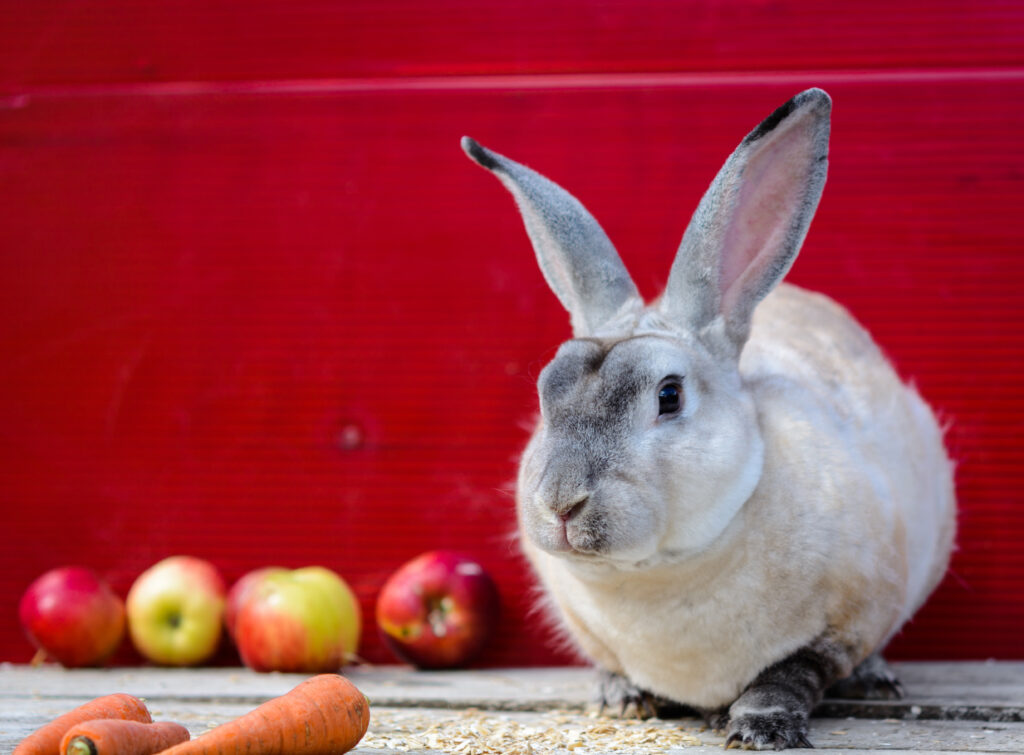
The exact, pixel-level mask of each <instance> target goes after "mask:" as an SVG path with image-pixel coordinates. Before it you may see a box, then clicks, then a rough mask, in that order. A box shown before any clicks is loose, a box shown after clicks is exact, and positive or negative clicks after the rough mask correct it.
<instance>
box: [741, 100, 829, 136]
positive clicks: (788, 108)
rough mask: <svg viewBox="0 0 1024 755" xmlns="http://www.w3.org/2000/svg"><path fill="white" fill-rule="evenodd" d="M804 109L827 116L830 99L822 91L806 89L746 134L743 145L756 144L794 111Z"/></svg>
mask: <svg viewBox="0 0 1024 755" xmlns="http://www.w3.org/2000/svg"><path fill="white" fill-rule="evenodd" d="M803 108H806V109H808V110H816V111H818V112H819V113H820V114H821V115H822V116H826V117H827V116H828V114H829V113H830V112H831V110H832V98H831V97H829V96H828V94H826V93H825V90H823V89H817V88H815V89H807V90H805V91H803V92H800V94H798V95H796V96H795V97H793V99H791V100H788V101H787V102H784V103H783V104H782V105H780V106H779V107H778V108H776V110H775V112H774V113H772V114H771V115H769V116H768V117H767V118H765V119H764V120H763V121H761V123H760V124H758V126H757V128H755V129H754V130H753V131H751V132H750V133H749V134H747V138H746V139H744V140H743V142H744V143H745V144H750V143H751V142H756V141H757V140H758V139H760V138H761V137H763V136H764V135H765V134H770V133H771V132H772V131H774V130H775V127H776V126H778V125H779V124H780V123H782V122H783V121H784V120H786V118H788V117H789V116H790V115H792V114H793V113H794V112H795V111H797V110H800V109H803Z"/></svg>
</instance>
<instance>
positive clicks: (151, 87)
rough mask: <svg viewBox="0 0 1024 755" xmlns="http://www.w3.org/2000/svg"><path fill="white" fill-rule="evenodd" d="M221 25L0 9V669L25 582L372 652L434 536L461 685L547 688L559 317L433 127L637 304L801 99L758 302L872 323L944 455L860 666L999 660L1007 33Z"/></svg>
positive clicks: (1013, 439)
mask: <svg viewBox="0 0 1024 755" xmlns="http://www.w3.org/2000/svg"><path fill="white" fill-rule="evenodd" d="M237 7H238V6H237V4H234V3H227V2H210V0H203V1H202V2H199V1H198V0H188V1H187V2H181V3H137V2H134V1H132V2H129V1H128V0H119V1H113V0H112V1H111V2H98V1H94V2H77V1H76V2H72V1H71V0H36V1H35V2H32V3H13V2H7V3H3V4H2V13H3V23H0V201H2V205H0V349H2V351H0V353H2V360H0V534H2V536H3V543H4V544H3V547H2V548H0V659H3V660H12V661H26V660H28V659H29V658H30V657H31V655H32V650H31V648H30V647H29V645H28V643H27V641H26V640H25V639H24V638H23V637H22V636H21V633H20V630H19V628H18V626H17V620H16V616H15V605H16V601H17V599H18V596H19V595H20V594H21V592H22V590H23V589H24V588H25V586H26V585H27V584H28V582H29V581H31V579H33V578H34V577H35V576H36V575H37V574H39V573H41V572H42V571H44V570H46V569H48V568H50V567H53V566H56V565H61V564H65V563H82V564H87V565H91V566H94V567H95V568H97V569H98V570H99V571H100V572H101V573H103V574H104V575H106V576H107V577H108V578H109V579H111V580H112V582H113V584H114V585H115V587H116V588H117V589H118V590H120V591H121V592H122V594H123V593H124V592H126V591H127V588H128V587H129V585H130V584H131V581H132V579H133V578H134V577H135V576H136V575H137V574H138V573H139V572H140V571H142V570H143V569H144V568H145V567H147V566H149V565H150V564H151V563H153V562H154V561H156V560H158V559H159V558H162V557H163V556H166V555H170V554H173V553H191V554H195V555H198V556H202V557H205V558H209V559H210V560H212V561H213V562H214V563H215V564H217V565H218V566H219V567H220V568H221V569H222V570H223V571H224V573H225V575H226V576H227V577H228V579H234V578H236V577H238V576H240V575H241V574H242V573H244V572H245V571H247V570H249V569H251V568H254V567H257V566H262V565H267V564H282V565H286V566H301V565H306V564H311V563H321V564H324V565H327V566H330V567H332V568H335V569H337V570H338V571H339V572H340V573H341V574H343V575H344V576H345V577H346V579H348V580H349V582H350V583H351V584H352V585H353V587H354V589H355V590H356V592H357V594H358V595H359V598H360V600H361V603H362V606H363V609H364V613H365V616H366V617H367V619H368V626H367V630H366V632H365V634H364V644H363V654H364V655H365V656H366V657H367V658H368V659H370V660H372V661H376V662H382V661H387V660H389V659H390V656H389V655H388V654H387V652H386V651H385V650H384V649H383V647H382V646H381V644H380V642H379V641H378V639H377V636H376V629H375V628H374V627H373V626H372V622H371V621H369V619H370V618H371V616H372V606H373V601H374V597H375V595H376V591H377V589H378V588H379V586H380V584H381V582H382V581H383V579H384V578H385V577H386V576H387V575H388V574H389V573H390V571H391V570H392V569H394V568H395V567H397V566H398V565H399V564H400V563H401V562H402V561H404V560H405V559H407V558H409V557H411V556H413V555H415V554H417V553H418V552H420V551H422V550H425V549H428V548H434V547H451V548H458V549H460V550H463V551H466V552H468V553H470V554H472V555H475V556H477V557H478V558H479V559H480V560H481V561H482V562H483V563H484V564H485V565H486V566H487V567H488V568H489V569H490V570H491V571H492V572H493V573H494V575H495V576H496V578H497V580H498V582H499V587H500V589H501V592H502V596H503V609H504V616H505V621H504V622H503V624H502V631H501V633H500V635H499V637H498V638H497V639H496V641H495V642H494V644H493V645H492V647H491V648H490V649H489V651H488V652H487V654H486V655H485V657H484V658H483V659H482V662H483V663H486V664H490V665H499V664H513V665H520V664H539V663H550V662H557V661H565V660H568V658H567V656H565V655H564V654H559V653H558V652H557V651H555V650H554V649H552V648H551V646H550V644H549V643H548V639H549V636H548V634H547V633H546V632H545V631H544V630H543V628H542V627H541V626H540V625H539V624H538V622H537V620H536V618H535V617H532V616H530V615H529V614H528V611H529V608H530V606H531V603H532V598H531V582H530V579H529V576H528V574H527V572H526V570H525V568H524V566H523V564H522V562H521V561H520V559H519V557H518V556H517V551H516V547H515V544H514V542H513V540H512V538H511V536H510V535H511V533H512V531H513V511H512V499H511V481H512V479H513V475H514V469H515V457H516V455H517V453H518V451H519V450H520V448H521V447H522V445H523V444H524V442H525V439H526V436H527V429H526V428H527V427H528V425H529V422H530V420H531V417H532V414H533V408H534V401H535V395H534V385H533V384H534V380H535V378H536V375H537V373H538V372H539V370H540V368H541V366H542V365H543V364H544V363H545V361H546V360H547V359H548V358H550V356H551V355H552V354H553V351H554V349H555V347H556V346H557V344H558V343H559V342H560V341H561V340H562V339H563V338H565V337H566V336H567V335H568V332H569V329H568V324H567V319H566V316H565V314H564V312H563V311H562V310H561V309H560V307H559V305H558V304H557V302H556V301H555V299H554V297H553V296H552V295H551V294H550V292H549V291H548V290H547V288H546V287H545V285H544V283H543V280H542V278H541V275H540V273H539V271H538V270H537V269H536V264H535V262H534V260H533V255H532V251H531V250H530V247H529V244H528V241H527V239H526V237H525V234H524V232H523V230H522V227H521V223H520V221H519V219H518V217H517V215H516V213H515V210H514V207H513V204H512V201H511V199H510V197H509V196H508V195H507V194H506V192H505V191H504V189H502V188H501V187H500V185H498V183H497V182H496V181H494V179H493V178H491V177H489V176H487V175H486V174H484V173H483V172H482V171H480V170H479V169H478V168H476V167H475V166H473V165H472V164H471V163H469V161H468V160H466V158H465V157H464V156H463V155H462V153H461V151H460V150H459V147H458V140H459V137H460V136H462V135H463V134H471V135H472V136H474V137H476V138H477V139H479V140H480V141H481V142H483V143H484V144H486V145H488V146H491V147H493V148H495V149H498V150H499V151H502V152H504V153H506V154H509V155H510V156H512V157H514V158H516V159H519V160H521V161H523V162H526V163H528V164H530V165H532V166H533V167H535V168H537V169H539V170H541V171H542V172H544V173H545V174H547V175H549V176H550V177H552V178H553V179H555V180H556V181H559V182H560V183H562V184H563V185H565V186H566V187H567V188H569V189H570V190H571V191H573V192H574V193H575V194H576V195H577V196H579V197H580V199H581V200H582V201H583V202H584V203H585V204H586V205H587V206H588V207H589V208H590V209H591V210H592V211H593V212H594V214H595V215H596V216H597V217H598V218H599V219H600V221H601V222H602V224H603V225H604V226H605V228H606V229H607V230H608V232H609V235H610V236H611V237H612V239H613V240H614V241H615V242H616V244H617V245H618V247H619V249H620V251H621V253H622V255H623V258H624V259H625V261H626V263H627V265H628V266H629V267H630V269H631V270H632V272H633V274H634V277H635V279H636V280H637V283H638V285H639V286H640V287H641V290H642V291H643V292H644V293H645V294H647V295H654V294H656V293H657V292H658V290H659V288H660V286H661V284H662V282H663V281H664V278H665V275H666V273H667V270H668V266H669V263H670V262H671V259H672V255H673V253H674V251H675V247H676V245H677V244H678V241H679V238H680V237H681V234H682V230H683V228H684V227H685V224H686V222H687V220H688V218H689V214H690V212H691V211H692V209H693V208H694V206H695V205H696V202H697V200H698V199H699V197H700V195H701V194H702V193H703V190H704V188H705V187H706V186H707V184H708V182H709V181H710V180H711V178H712V177H713V175H714V173H715V171H716V170H717V168H718V166H719V165H720V164H721V162H722V161H723V160H724V158H725V156H726V155H727V154H728V153H729V151H730V150H731V149H732V148H733V147H734V146H735V145H736V143H737V142H738V141H739V140H740V138H742V136H743V135H744V134H745V133H746V132H747V130H749V128H751V127H752V126H753V125H754V124H755V123H757V122H758V121H759V120H760V119H761V118H762V117H763V116H765V115H766V114H767V113H769V112H770V111H771V109H772V108H773V107H775V106H776V105H777V104H779V103H781V102H782V101H784V100H785V99H787V98H788V97H790V96H791V95H792V94H794V93H795V92H797V91H799V90H800V89H803V88H805V87H807V86H810V85H818V86H822V87H824V88H825V89H827V90H828V91H829V92H830V94H831V95H832V96H833V99H834V103H835V109H834V121H833V141H832V160H831V173H830V178H829V183H828V185H827V187H826V190H825V195H824V199H823V201H822V204H821V209H820V211H819V213H818V217H817V220H816V221H815V223H814V225H813V226H812V228H811V232H810V235H809V237H808V241H807V244H806V245H805V248H804V252H803V254H802V256H801V258H800V259H799V261H798V262H797V264H796V266H795V268H794V270H793V272H792V274H791V280H793V281H795V282H797V283H800V284H804V285H807V286H809V287H813V288H817V289H820V290H824V291H826V292H828V293H830V294H831V295H833V296H834V297H836V298H837V299H839V300H840V301H841V302H843V303H844V304H846V305H847V306H848V307H850V308H851V309H852V310H853V311H854V313H855V314H856V315H857V316H858V317H859V318H860V319H861V320H862V321H863V322H864V323H865V324H867V325H868V326H869V327H870V328H871V329H872V330H873V331H874V333H875V334H876V336H877V338H878V339H879V341H880V342H881V343H882V345H883V346H884V347H885V349H886V350H887V351H888V352H889V353H890V354H891V355H892V357H893V358H894V360H895V362H896V364H897V365H898V367H899V369H900V370H901V372H902V373H903V374H904V375H906V376H907V377H908V378H912V379H913V380H915V381H916V383H917V384H918V385H919V387H920V389H921V391H922V392H923V393H924V395H925V396H926V397H927V398H928V399H929V400H930V401H931V402H932V403H933V404H934V405H935V406H936V407H937V408H938V409H939V411H940V412H941V414H942V416H943V417H944V418H945V420H946V421H947V422H948V423H949V426H950V430H949V442H950V446H951V448H952V450H953V453H954V455H955V456H956V458H957V460H958V463H959V472H958V486H959V491H960V498H961V515H960V525H961V534H960V538H959V550H958V552H957V554H956V556H955V559H954V563H953V570H952V574H951V576H950V577H949V578H948V579H947V580H946V582H945V583H944V584H943V585H942V587H941V588H940V590H939V591H938V593H937V594H936V595H935V596H934V598H933V600H932V601H931V602H930V603H929V604H928V606H927V607H926V608H925V609H924V610H923V612H922V613H921V614H920V615H919V618H918V619H917V620H916V621H915V622H914V623H913V624H912V625H911V626H910V627H909V628H908V629H907V630H906V631H905V632H904V633H903V635H901V636H900V637H899V638H898V639H897V640H896V642H895V647H894V655H896V656H899V657H904V658H907V657H914V658H979V657H990V656H995V657H1001V658H1024V640H1022V630H1021V627H1022V626H1024V588H1022V587H1021V585H1022V584H1024V555H1022V554H1024V548H1022V542H1024V506H1022V503H1021V493H1020V487H1021V482H1022V481H1024V480H1022V478H1024V444H1022V443H1021V441H1022V437H1021V436H1022V434H1024V433H1022V427H1024V399H1022V396H1024V368H1022V356H1024V328H1022V325H1024V315H1022V312H1024V310H1022V304H1021V293H1022V289H1024V261H1022V260H1024V256H1022V254H1024V243H1022V242H1024V223H1022V215H1021V213H1022V204H1024V202H1022V200H1024V147H1022V141H1021V134H1022V133H1024V65H1022V64H1024V45H1022V40H1024V6H1021V5H1020V4H1019V3H1008V2H999V1H998V0H964V1H963V2H954V1H952V0H950V1H947V2H941V1H940V2H936V1H934V0H932V1H930V2H927V3H925V2H918V1H917V0H900V1H899V2H895V3H894V2H891V1H887V2H878V1H875V0H865V1H864V2H861V3H856V4H850V3H839V4H826V3H816V2H806V3H796V2H761V1H760V0H747V1H746V2H723V1H721V0H712V1H711V2H707V1H706V0H704V1H701V2H696V1H693V2H689V1H681V2H676V3H662V2H653V1H647V0H645V1H643V2H633V1H631V0H615V1H611V0H609V1H607V2H600V3H597V2H589V3H588V2H583V1H582V0H544V1H543V2H541V1H540V0H526V1H519V2H514V3H513V2H505V3H463V2H459V1H458V0H434V2H431V3H429V4H428V3H414V2H409V1H408V0H406V1H405V2H383V1H381V0H375V1H374V2H365V3H359V2H341V3H338V2H307V1H304V0H303V1H293V2H281V1H280V0H276V1H271V0H254V1H253V2H249V3H246V4H245V7H244V10H243V11H242V12H239V11H238V10H236V8H237ZM118 659H119V660H121V661H132V660H135V656H133V654H132V653H131V652H130V651H128V650H125V651H124V652H122V653H121V655H120V656H119V657H118ZM220 660H222V661H229V660H231V654H230V651H229V650H225V651H224V652H223V653H222V655H221V656H220Z"/></svg>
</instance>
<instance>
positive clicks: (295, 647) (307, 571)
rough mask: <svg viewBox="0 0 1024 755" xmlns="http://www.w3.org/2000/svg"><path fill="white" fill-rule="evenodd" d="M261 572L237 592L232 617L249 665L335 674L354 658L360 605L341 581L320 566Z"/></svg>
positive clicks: (236, 635)
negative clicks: (236, 600)
mask: <svg viewBox="0 0 1024 755" xmlns="http://www.w3.org/2000/svg"><path fill="white" fill-rule="evenodd" d="M258 571H260V572H262V574H255V575H252V579H251V580H250V582H249V584H248V585H244V586H242V587H241V588H240V589H239V595H238V599H239V602H238V606H237V610H236V612H235V614H234V618H233V626H234V640H235V644H236V645H237V646H238V653H239V655H240V656H241V657H242V662H243V663H244V664H245V665H246V666H248V667H249V668H251V669H254V670H256V671H296V672H309V673H314V672H323V671H336V670H338V669H339V668H340V667H341V666H343V665H344V664H345V662H346V661H347V660H348V659H349V658H350V657H351V656H353V655H355V652H356V650H357V649H358V645H359V632H360V629H361V624H362V621H361V618H360V614H359V604H358V603H357V602H356V597H355V595H354V594H353V593H352V590H351V589H349V586H348V585H347V584H346V583H345V581H344V580H343V579H342V578H341V577H339V576H338V575H337V574H336V573H335V572H333V571H331V570H330V569H327V568H324V567H322V566H307V567H304V568H302V569H294V570H288V569H280V568H274V567H269V568H267V569H262V570H258ZM249 576H250V575H246V576H245V577H243V578H242V580H245V579H246V578H247V577H249ZM240 581H241V580H240Z"/></svg>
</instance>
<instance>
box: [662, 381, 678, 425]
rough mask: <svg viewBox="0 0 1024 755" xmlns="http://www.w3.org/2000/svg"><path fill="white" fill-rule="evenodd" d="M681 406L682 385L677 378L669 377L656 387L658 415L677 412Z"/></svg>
mask: <svg viewBox="0 0 1024 755" xmlns="http://www.w3.org/2000/svg"><path fill="white" fill-rule="evenodd" d="M682 408H683V386H682V383H681V381H680V380H679V379H678V378H671V379H669V380H667V381H666V382H664V383H662V385H661V387H660V388H659V389H658V415H659V416H661V415H664V414H677V413H678V412H679V410H680V409H682Z"/></svg>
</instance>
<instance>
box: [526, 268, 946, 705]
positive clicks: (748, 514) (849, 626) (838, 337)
mask: <svg viewBox="0 0 1024 755" xmlns="http://www.w3.org/2000/svg"><path fill="white" fill-rule="evenodd" d="M625 337H626V338H628V337H629V336H625ZM740 378H741V380H742V383H743V385H744V387H745V389H746V391H748V392H749V396H750V406H751V407H752V408H753V412H754V417H755V419H754V421H755V422H756V423H757V425H758V426H759V428H760V429H761V438H762V440H763V462H762V464H761V465H760V466H761V469H760V474H759V476H758V479H757V483H756V487H755V488H754V491H753V493H752V494H751V495H750V496H749V498H747V499H746V500H744V502H743V504H742V506H740V507H739V509H738V510H737V511H736V512H735V514H733V515H732V516H731V518H728V519H727V521H726V522H724V524H723V523H719V522H714V523H713V524H712V529H715V530H717V529H718V528H719V527H721V534H719V535H717V536H716V537H714V538H713V539H712V540H711V542H710V543H708V544H707V545H706V546H705V547H703V548H698V549H697V551H696V552H690V551H686V552H684V553H682V554H679V555H678V556H677V555H675V554H674V553H672V552H666V551H669V548H662V544H661V542H659V544H658V548H657V549H656V550H655V551H654V552H653V554H652V555H650V556H647V557H646V558H645V559H643V560H641V561H639V562H638V563H634V564H627V565H622V564H617V563H614V562H606V561H602V560H599V559H598V560H594V561H593V562H591V561H590V560H588V559H585V558H581V559H578V560H573V559H571V558H566V557H564V556H562V555H556V554H553V553H550V552H547V551H545V550H543V549H541V548H540V547H538V546H537V545H535V543H534V538H533V536H532V535H531V533H530V532H529V531H526V532H523V533H522V538H521V540H522V545H523V548H524V550H525V552H526V554H527V556H528V557H529V560H530V562H531V563H532V564H533V566H534V568H535V570H536V572H537V574H538V575H539V576H540V579H541V580H542V583H543V585H544V587H545V588H546V590H547V592H548V594H549V595H550V596H551V598H552V600H553V602H554V604H555V607H556V608H557V610H558V613H559V614H560V615H561V617H562V620H563V621H564V622H565V624H566V626H567V628H568V630H569V632H570V633H571V636H572V637H573V638H574V639H575V641H576V642H577V643H578V644H579V646H580V648H581V649H582V650H583V651H584V653H585V654H586V655H588V656H589V657H590V658H591V659H593V660H594V661H595V662H596V663H598V664H599V665H600V666H601V667H603V668H605V669H607V670H609V671H614V672H618V673H621V674H623V675H624V676H626V677H628V678H629V679H630V680H631V681H633V682H634V683H635V684H637V685H639V686H641V687H643V688H644V689H647V690H650V691H651V692H654V693H656V694H658V695H661V696H663V697H666V698H669V699H672V700H676V701H679V702H684V703H687V704H691V705H694V706H698V707H702V708H717V707H721V706H723V705H728V704H729V703H731V702H732V701H733V700H735V699H736V698H737V697H739V695H740V693H741V692H742V691H743V690H744V689H745V688H746V686H747V685H748V684H749V683H750V682H751V681H752V680H753V679H754V677H755V676H756V675H757V673H758V672H759V671H761V670H762V669H764V668H765V667H767V666H768V665H770V664H771V663H773V662H775V661H777V660H779V659H781V658H784V657H786V656H787V655H789V654H790V653H792V652H794V651H795V650H797V649H798V648H800V647H803V646H805V645H807V644H809V643H811V642H812V641H814V640H816V639H817V638H819V637H827V638H829V639H831V640H833V641H834V642H836V643H838V644H839V646H840V647H841V648H842V650H843V651H845V654H846V658H845V664H844V665H843V672H842V675H843V676H845V675H846V674H849V673H850V672H851V671H852V669H853V667H854V666H855V665H856V664H858V663H860V662H861V661H862V660H864V659H865V658H867V657H868V656H869V655H870V654H872V653H873V652H874V651H876V650H878V649H880V648H882V647H884V645H885V644H886V642H887V640H888V639H889V638H890V637H891V636H892V635H893V633H895V632H896V631H897V630H898V629H899V628H900V627H901V626H902V625H903V624H904V622H905V621H906V620H907V619H908V618H909V617H910V616H911V615H912V614H913V613H914V612H915V611H916V610H917V608H918V607H919V606H920V605H921V604H922V603H923V602H924V600H925V598H926V597H927V596H928V594H929V593H930V592H931V591H932V589H933V588H934V587H935V585H936V584H937V583H938V581H939V580H940V579H941V577H942V576H943V574H944V572H945V569H946V564H947V561H948V558H949V551H950V547H951V544H952V538H953V531H954V525H953V516H952V513H953V511H954V494H953V486H952V472H951V465H950V463H949V460H948V458H947V456H946V452H945V449H944V446H943V442H942V432H941V430H940V428H939V426H938V424H937V423H936V421H935V419H934V416H933V415H932V413H931V411H930V410H929V409H928V407H927V406H926V405H925V404H924V402H923V401H922V400H921V398H920V397H919V396H918V394H917V392H916V391H915V390H914V389H913V388H911V387H909V386H906V385H904V384H903V383H901V382H900V380H899V378H898V377H897V376H896V373H895V372H894V371H893V369H892V368H891V367H890V365H889V363H888V362H887V360H886V359H885V357H884V356H883V355H882V353H881V352H880V351H879V349H878V347H877V346H876V345H875V344H874V342H873V341H872V340H871V338H870V337H869V336H868V334H867V333H866V332H865V331H864V330H863V329H862V328H861V327H860V326H859V325H857V323H856V322H854V321H853V319H852V318H851V317H850V316H849V315H848V314H847V313H846V311H845V310H843V309H842V308H841V307H840V306H839V305H837V304H836V303H835V302H833V301H832V300H830V299H828V298H826V297H824V296H821V295H819V294H814V293H811V292H808V291H805V290H803V289H800V288H797V287H795V286H788V285H785V284H783V285H782V286H780V287H779V288H778V289H776V291H774V292H773V293H772V294H770V295H769V296H768V297H767V298H766V299H765V300H764V301H763V302H762V303H761V305H760V306H759V307H758V309H757V311H756V314H755V316H754V323H753V328H752V331H751V337H750V340H749V341H748V342H747V345H746V348H745V349H744V351H743V356H742V359H741V362H740ZM704 408H705V407H702V409H704ZM546 440H547V439H546V437H545V431H544V428H543V426H541V427H540V428H538V430H537V432H536V433H535V435H534V437H533V440H532V442H531V444H530V445H529V446H528V448H527V450H526V452H525V454H524V457H523V464H522V467H521V474H522V475H523V476H522V477H521V478H520V482H519V489H520V490H521V491H531V490H534V489H535V488H536V484H537V483H536V482H535V481H534V480H532V479H530V477H531V475H533V474H535V473H536V471H537V470H538V469H539V466H538V464H537V461H536V457H537V456H538V455H539V456H543V455H544V454H545V453H546V449H545V444H546ZM752 453H755V452H753V451H752ZM894 460H898V461H896V463H894ZM654 474H657V472H656V470H644V472H643V475H654ZM679 495H680V496H681V497H682V498H683V501H682V502H681V504H680V508H683V507H685V506H686V501H685V497H686V490H685V489H684V490H681V491H679ZM519 505H520V507H528V506H529V504H528V503H526V502H523V501H520V503H519ZM671 507H672V503H668V505H667V508H669V509H670V510H669V511H667V512H666V516H667V519H668V521H665V522H663V523H660V522H659V526H658V528H657V531H658V532H659V533H661V535H662V538H663V541H664V542H666V543H671V542H672V540H673V539H674V535H675V532H674V530H675V528H676V527H677V526H682V527H685V526H686V523H687V521H688V520H691V521H692V519H693V518H694V517H692V516H688V517H685V518H683V519H682V520H681V521H672V519H673V512H672V511H671ZM731 508H732V507H731V506H730V507H727V509H726V511H725V512H724V516H725V517H727V516H728V514H729V512H730V511H731ZM687 513H689V512H687ZM530 519H531V516H530V514H529V513H524V514H522V515H521V517H520V520H521V521H522V522H525V523H527V526H529V522H530Z"/></svg>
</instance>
